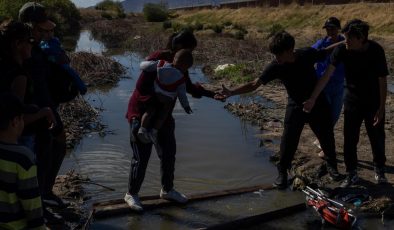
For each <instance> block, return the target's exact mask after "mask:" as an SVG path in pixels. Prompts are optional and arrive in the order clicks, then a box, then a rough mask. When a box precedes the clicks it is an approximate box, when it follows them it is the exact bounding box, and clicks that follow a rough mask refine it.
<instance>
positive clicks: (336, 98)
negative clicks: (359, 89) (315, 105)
mask: <svg viewBox="0 0 394 230" xmlns="http://www.w3.org/2000/svg"><path fill="white" fill-rule="evenodd" d="M344 89H345V87H344V84H343V82H341V83H335V84H327V86H326V87H325V88H324V94H325V95H326V98H327V101H328V104H329V105H330V110H331V117H332V122H333V125H334V126H335V124H336V123H337V121H338V119H339V116H340V115H341V111H342V106H343V93H344Z"/></svg>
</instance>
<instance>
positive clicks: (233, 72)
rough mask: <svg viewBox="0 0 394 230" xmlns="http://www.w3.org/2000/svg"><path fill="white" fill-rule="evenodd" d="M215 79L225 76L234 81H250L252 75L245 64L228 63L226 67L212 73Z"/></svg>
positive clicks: (252, 77)
mask: <svg viewBox="0 0 394 230" xmlns="http://www.w3.org/2000/svg"><path fill="white" fill-rule="evenodd" d="M214 78H215V79H223V78H227V79H229V80H230V81H232V82H234V83H238V84H239V83H245V82H249V81H252V80H253V79H254V76H253V75H252V70H251V69H249V68H248V67H247V66H246V65H245V64H243V63H242V64H235V65H229V66H228V67H226V68H224V69H221V70H217V71H215V73H214Z"/></svg>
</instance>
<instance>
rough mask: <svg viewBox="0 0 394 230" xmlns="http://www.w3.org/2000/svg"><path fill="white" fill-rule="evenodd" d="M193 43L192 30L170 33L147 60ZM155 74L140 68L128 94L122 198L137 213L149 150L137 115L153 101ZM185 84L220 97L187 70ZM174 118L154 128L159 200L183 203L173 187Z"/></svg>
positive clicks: (193, 90)
mask: <svg viewBox="0 0 394 230" xmlns="http://www.w3.org/2000/svg"><path fill="white" fill-rule="evenodd" d="M196 46H197V40H196V38H195V37H194V35H193V33H191V32H189V31H181V32H180V33H178V34H173V35H171V36H170V39H169V42H168V44H167V48H168V50H158V51H156V52H154V53H152V54H150V55H149V56H148V57H147V58H146V60H147V61H157V60H165V61H167V62H170V63H171V62H172V61H173V59H174V55H175V53H176V52H177V51H178V50H180V49H188V50H190V51H192V50H193V49H194V48H195V47H196ZM156 76H157V71H152V72H145V71H142V72H141V74H140V76H139V78H138V80H137V83H136V87H135V89H134V91H133V93H132V95H131V97H130V100H129V104H128V109H127V113H126V118H127V120H128V122H129V124H130V145H131V147H132V150H133V158H132V161H131V167H130V176H129V188H128V192H127V193H126V195H125V197H124V200H125V202H126V203H127V204H128V205H129V207H130V208H131V209H132V210H134V211H138V212H141V211H142V210H143V207H142V204H141V202H140V200H139V196H138V192H139V191H140V188H141V185H142V182H143V180H144V177H145V171H146V168H147V165H148V161H149V158H150V155H151V151H152V143H143V142H141V141H140V140H139V139H138V138H136V136H137V132H138V129H139V128H140V121H141V117H142V115H143V114H144V112H145V111H146V109H147V107H149V106H151V105H154V104H155V103H157V101H156V99H155V97H154V95H155V90H154V81H155V79H156ZM184 79H185V84H186V91H187V92H188V93H189V94H191V95H192V96H193V97H195V98H201V97H203V96H205V97H210V98H215V99H217V100H222V99H223V97H222V96H221V95H220V94H217V93H215V92H212V91H210V90H206V89H204V88H203V87H202V86H201V85H199V84H198V83H192V81H191V79H190V76H189V73H188V72H185V73H184ZM174 132H175V121H174V118H173V117H172V115H171V113H170V114H169V116H168V117H167V119H166V120H165V121H164V123H163V124H162V126H161V128H160V129H159V131H158V136H157V139H158V144H159V146H160V150H161V151H160V154H159V158H160V164H161V184H162V189H161V191H160V197H161V198H163V199H169V200H174V201H176V202H179V203H185V202H187V200H188V199H187V197H186V196H185V195H184V194H182V193H180V192H178V191H176V190H175V189H174V184H173V182H174V170H175V154H176V140H175V133H174Z"/></svg>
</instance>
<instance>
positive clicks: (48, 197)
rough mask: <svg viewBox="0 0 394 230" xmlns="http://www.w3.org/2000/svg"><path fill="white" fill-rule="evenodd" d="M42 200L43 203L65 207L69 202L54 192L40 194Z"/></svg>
mask: <svg viewBox="0 0 394 230" xmlns="http://www.w3.org/2000/svg"><path fill="white" fill-rule="evenodd" d="M42 201H43V202H44V204H46V205H48V206H51V207H58V208H66V207H67V206H68V205H69V203H68V202H65V201H63V200H62V199H61V198H60V197H58V196H56V195H55V194H54V193H48V194H45V195H43V196H42Z"/></svg>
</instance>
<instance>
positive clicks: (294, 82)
mask: <svg viewBox="0 0 394 230" xmlns="http://www.w3.org/2000/svg"><path fill="white" fill-rule="evenodd" d="M294 45H295V40H294V38H293V36H291V35H290V34H289V33H287V32H285V31H282V32H279V33H277V34H276V35H275V36H274V37H273V39H272V40H271V42H270V45H269V49H270V52H271V53H272V54H274V55H275V60H274V61H272V62H271V63H270V64H269V65H268V66H267V67H266V68H265V69H264V71H263V73H262V74H261V76H260V77H259V78H258V79H256V80H255V81H253V82H250V83H246V84H245V85H242V86H240V87H238V88H236V89H233V90H230V89H227V88H226V87H225V86H223V91H222V94H223V95H226V96H227V97H229V96H232V95H237V94H243V93H248V92H252V91H254V90H256V89H257V88H258V87H259V86H260V85H261V84H264V85H265V84H267V83H268V82H270V81H272V80H274V79H280V80H281V82H282V83H283V84H284V86H285V87H286V90H287V94H288V103H287V107H286V115H285V120H284V131H283V135H282V140H281V145H280V161H279V164H278V172H279V176H278V178H277V179H276V181H275V182H274V186H276V187H277V188H280V189H283V188H286V187H287V170H288V169H290V168H291V161H292V160H293V158H294V154H295V152H296V150H297V146H298V142H299V140H300V136H301V132H302V130H303V128H304V125H305V123H309V126H310V127H311V129H312V131H313V132H314V133H315V135H316V137H317V139H318V140H319V142H320V144H321V147H322V149H323V151H324V153H325V160H326V166H327V169H328V173H329V174H330V176H331V178H332V179H334V180H339V179H340V175H339V173H338V170H337V162H336V153H335V140H334V132H333V125H332V122H331V120H332V119H331V113H330V107H329V104H328V102H327V99H326V97H324V95H321V96H319V97H318V99H317V102H316V107H315V108H314V109H313V110H311V111H308V112H310V113H307V112H305V111H303V103H304V101H305V100H306V99H307V98H308V97H309V95H310V94H311V93H312V91H313V89H314V87H315V84H316V82H317V77H316V72H315V69H314V64H315V63H316V62H317V61H319V60H323V59H324V58H325V57H326V55H327V53H328V51H327V50H326V49H323V50H316V49H314V48H309V47H308V48H303V49H297V50H294ZM330 48H331V47H330Z"/></svg>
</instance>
